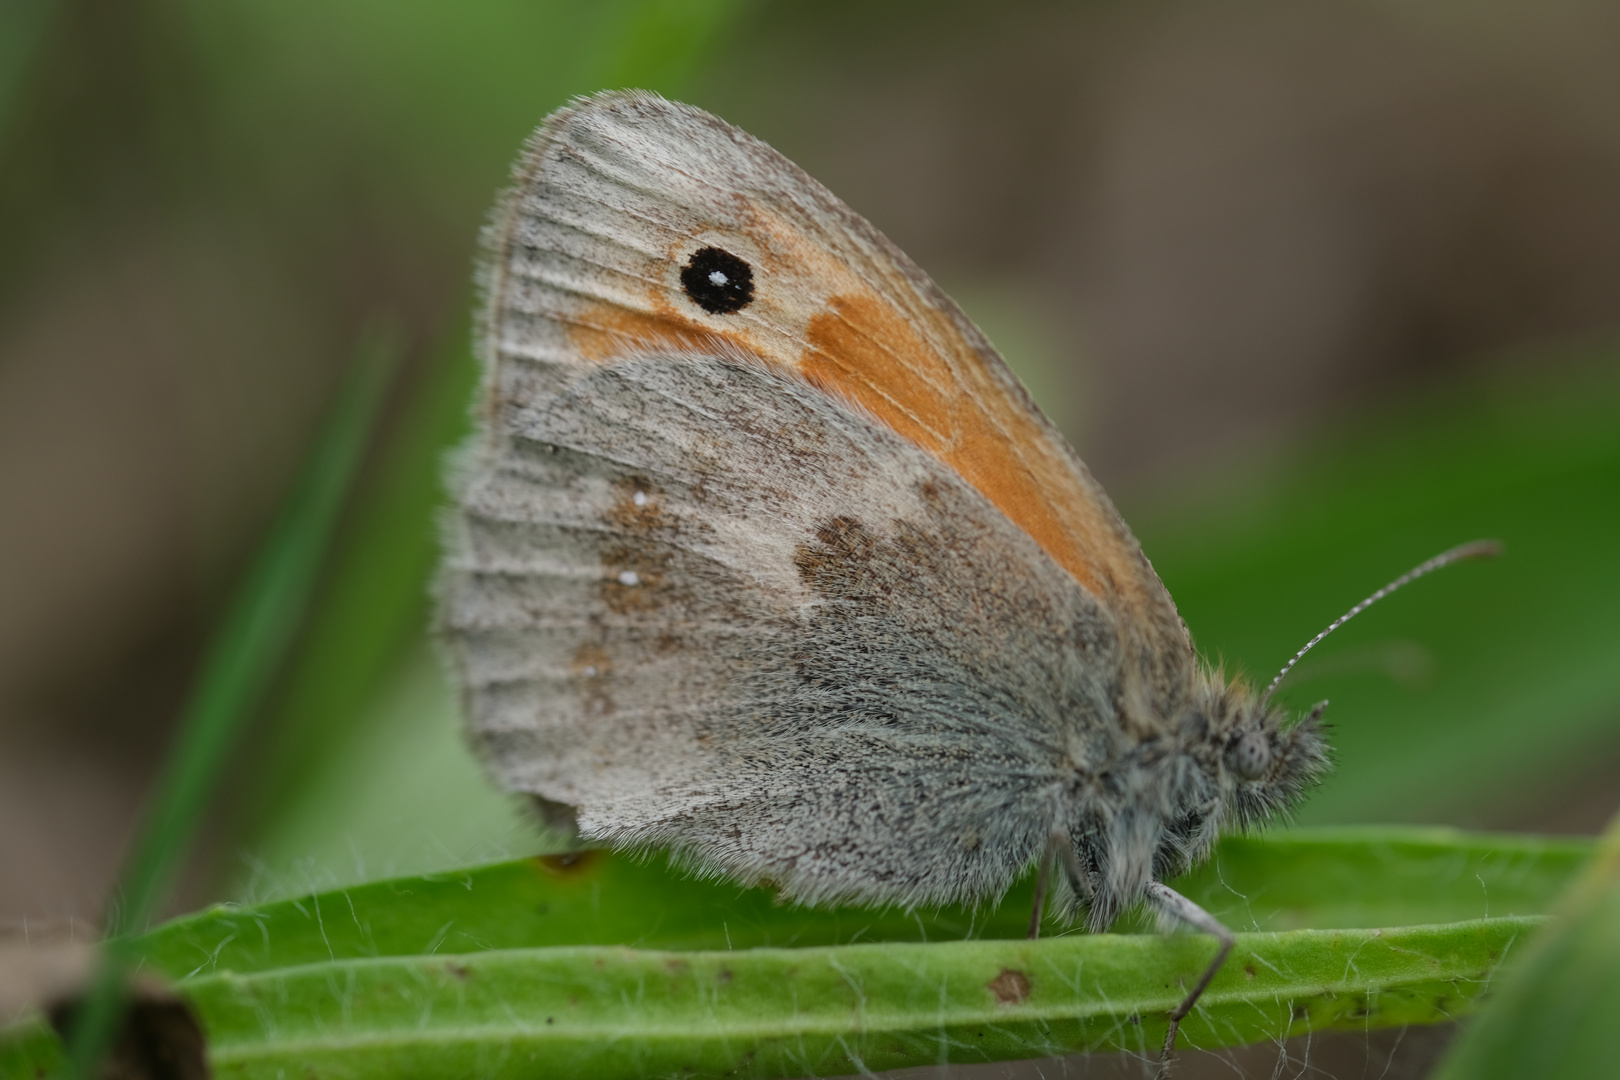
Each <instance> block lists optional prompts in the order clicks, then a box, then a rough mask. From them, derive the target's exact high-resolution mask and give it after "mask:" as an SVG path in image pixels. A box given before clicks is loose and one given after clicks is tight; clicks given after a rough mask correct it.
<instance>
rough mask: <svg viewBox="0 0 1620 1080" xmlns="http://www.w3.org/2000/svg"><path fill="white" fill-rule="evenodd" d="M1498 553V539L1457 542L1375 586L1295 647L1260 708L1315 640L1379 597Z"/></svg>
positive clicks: (1273, 680)
mask: <svg viewBox="0 0 1620 1080" xmlns="http://www.w3.org/2000/svg"><path fill="white" fill-rule="evenodd" d="M1500 554H1502V544H1501V542H1500V541H1497V540H1475V541H1473V542H1472V543H1468V544H1459V545H1458V546H1457V547H1454V548H1452V549H1451V550H1450V551H1442V552H1441V553H1440V554H1438V555H1436V556H1435V557H1434V558H1432V559H1430V560H1429V561H1428V562H1424V563H1419V564H1418V565H1417V566H1414V567H1413V568H1412V569H1410V570H1408V571H1407V572H1406V573H1404V574H1402V575H1401V576H1400V577H1398V578H1396V579H1395V580H1394V581H1392V582H1390V583H1389V584H1388V585H1385V586H1384V587H1383V588H1382V589H1379V590H1378V591H1377V592H1375V593H1373V594H1372V595H1371V596H1369V597H1367V599H1365V600H1363V601H1362V602H1361V603H1359V604H1357V605H1356V606H1355V607H1353V608H1351V609H1350V610H1349V611H1347V612H1345V613H1344V614H1343V615H1340V616H1339V617H1338V618H1337V619H1334V620H1333V621H1332V622H1331V623H1329V624H1328V628H1327V629H1326V630H1323V631H1322V632H1321V633H1320V634H1317V635H1316V636H1315V637H1313V638H1311V640H1309V641H1307V642H1306V643H1305V647H1304V648H1303V649H1301V650H1299V652H1297V653H1295V654H1294V658H1293V659H1292V660H1290V661H1288V663H1286V664H1284V665H1283V669H1282V670H1281V671H1279V672H1277V677H1276V678H1275V679H1272V680H1271V685H1270V686H1268V687H1266V692H1265V693H1263V694H1261V695H1260V707H1261V708H1262V709H1263V708H1265V705H1266V702H1268V701H1270V700H1271V695H1272V694H1273V693H1274V692H1275V691H1276V689H1277V687H1278V686H1280V685H1281V684H1282V681H1283V679H1284V678H1285V677H1286V676H1287V675H1288V673H1289V672H1290V671H1292V670H1294V665H1295V664H1297V663H1299V661H1300V658H1301V657H1303V656H1304V655H1305V654H1306V653H1308V652H1310V651H1311V650H1312V649H1314V648H1316V646H1317V643H1319V642H1320V641H1321V640H1322V639H1323V638H1325V637H1327V636H1328V635H1329V634H1331V633H1333V631H1335V630H1337V629H1338V628H1339V627H1341V626H1343V625H1344V624H1345V623H1347V622H1349V621H1350V620H1351V619H1353V618H1355V617H1356V616H1357V615H1360V614H1361V613H1362V612H1363V611H1366V610H1367V609H1368V608H1370V607H1372V606H1373V605H1374V604H1376V603H1378V601H1380V600H1382V599H1383V598H1384V597H1386V596H1388V595H1389V594H1390V593H1392V592H1394V591H1395V590H1396V589H1399V588H1401V587H1402V586H1405V585H1410V584H1411V583H1412V582H1414V581H1416V580H1417V579H1418V578H1420V577H1422V576H1423V575H1425V574H1432V573H1433V572H1434V571H1436V570H1438V569H1440V568H1441V567H1443V566H1450V565H1451V564H1452V563H1455V562H1462V561H1463V560H1464V559H1494V558H1496V557H1497V556H1498V555H1500Z"/></svg>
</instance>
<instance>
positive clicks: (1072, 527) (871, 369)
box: [799, 295, 1135, 597]
mask: <svg viewBox="0 0 1620 1080" xmlns="http://www.w3.org/2000/svg"><path fill="white" fill-rule="evenodd" d="M929 314H930V316H932V315H933V313H929ZM933 317H936V318H941V319H943V316H933ZM937 331H938V332H937V333H936V334H934V335H931V336H933V337H934V338H935V340H937V341H945V342H962V338H961V335H960V334H959V333H958V331H957V330H956V327H955V326H954V325H953V326H948V327H947V326H940V327H938V328H937ZM806 340H807V341H808V348H806V350H805V352H804V355H803V357H802V358H801V360H800V362H799V370H800V371H801V372H802V373H803V374H804V376H805V377H806V378H808V379H809V380H810V381H811V382H812V383H814V384H816V385H817V386H820V387H821V388H822V389H825V390H832V391H836V392H838V393H841V394H843V395H845V396H846V397H850V398H853V399H854V400H856V401H858V402H860V404H861V405H862V406H863V407H865V408H866V409H867V410H869V411H870V412H871V413H873V414H874V415H875V416H877V418H878V419H879V420H882V421H883V422H884V423H885V424H887V425H889V426H890V427H891V428H893V429H894V430H895V431H896V432H898V433H899V434H900V435H902V436H903V437H905V438H906V439H908V440H910V441H911V442H913V443H915V444H916V445H918V446H920V447H921V448H922V449H924V450H926V451H928V453H930V454H932V455H934V456H935V457H937V458H938V459H939V460H941V461H943V462H944V463H945V464H947V465H949V466H950V467H951V468H952V469H953V470H955V471H956V473H957V474H958V475H960V476H961V477H962V479H964V480H966V481H967V482H968V483H969V484H971V485H973V487H974V488H975V489H976V490H978V492H979V493H980V494H982V495H984V496H985V497H986V498H987V499H989V500H990V501H991V502H992V503H993V504H994V505H995V506H996V508H997V509H999V510H1000V511H1001V512H1002V513H1003V514H1006V515H1007V517H1008V518H1009V519H1011V520H1012V521H1013V522H1015V523H1016V524H1017V525H1018V526H1019V527H1021V528H1022V529H1023V530H1024V531H1025V532H1027V533H1029V535H1030V536H1031V537H1033V538H1034V540H1035V542H1036V543H1037V544H1039V545H1040V546H1041V548H1042V549H1043V550H1044V551H1045V552H1046V553H1047V554H1048V555H1050V556H1052V558H1053V559H1054V560H1056V562H1057V563H1058V565H1060V566H1062V567H1063V568H1064V569H1065V570H1067V571H1068V572H1069V573H1070V574H1071V575H1073V576H1074V578H1075V580H1077V581H1079V582H1080V583H1081V584H1082V585H1084V586H1085V587H1086V588H1087V589H1089V590H1090V591H1091V592H1092V593H1093V594H1094V595H1096V596H1098V597H1107V596H1108V595H1110V594H1117V593H1118V592H1120V591H1121V586H1124V587H1125V588H1126V589H1128V588H1129V586H1128V584H1127V583H1129V582H1131V581H1133V580H1134V575H1133V574H1132V572H1131V567H1130V565H1129V564H1130V563H1131V562H1133V561H1134V558H1135V556H1134V554H1133V553H1132V552H1131V551H1130V549H1129V548H1128V546H1126V545H1125V544H1124V543H1122V542H1121V539H1120V538H1119V536H1118V535H1117V533H1116V531H1115V526H1114V524H1113V522H1112V521H1111V520H1110V519H1111V518H1112V514H1110V513H1109V512H1108V511H1107V510H1106V509H1104V508H1102V507H1100V506H1097V505H1095V504H1093V503H1092V502H1090V501H1089V500H1087V499H1086V498H1085V496H1084V493H1083V492H1076V495H1078V496H1079V497H1078V498H1072V499H1068V500H1066V501H1059V500H1060V499H1062V496H1063V495H1065V494H1067V493H1070V492H1074V491H1075V483H1074V478H1073V475H1072V473H1071V472H1070V470H1069V468H1068V467H1067V465H1068V463H1067V462H1065V461H1060V460H1057V459H1056V458H1055V457H1054V456H1053V452H1052V451H1051V449H1050V448H1049V439H1050V436H1048V434H1047V433H1046V431H1045V430H1044V429H1043V428H1042V427H1041V426H1040V424H1039V422H1038V421H1037V420H1036V419H1035V418H1034V417H1033V416H1032V415H1031V414H1030V413H1029V412H1028V411H1027V409H1026V408H1025V406H1024V404H1023V402H1022V401H1019V400H1017V399H1016V398H1015V397H1014V396H1012V395H1011V394H1010V393H1009V392H1008V390H1007V388H1005V387H1003V386H1002V385H1000V384H999V383H998V382H996V381H993V380H992V379H991V378H990V377H988V375H987V374H986V372H985V365H984V363H983V361H982V360H981V359H980V358H979V357H978V356H977V355H971V356H969V355H962V356H954V357H953V356H951V355H949V354H948V353H945V352H943V351H942V350H941V349H939V348H937V347H935V346H934V345H932V344H931V343H930V342H929V341H927V340H926V339H925V338H924V337H923V336H922V334H921V333H919V332H918V330H917V328H916V327H915V326H913V325H912V323H910V322H908V321H907V320H905V319H903V318H901V316H900V315H899V313H898V312H896V311H895V310H894V309H893V308H892V307H890V306H889V305H888V304H886V303H884V302H882V301H881V300H880V299H878V298H877V297H875V296H872V295H845V296H835V297H833V298H832V299H831V300H829V301H828V304H827V306H826V308H825V309H824V310H823V311H821V312H820V313H818V314H816V315H815V316H813V317H812V318H811V320H810V324H809V326H808V328H807V333H806ZM962 347H963V352H964V353H966V351H967V348H968V346H967V345H966V343H965V342H962Z"/></svg>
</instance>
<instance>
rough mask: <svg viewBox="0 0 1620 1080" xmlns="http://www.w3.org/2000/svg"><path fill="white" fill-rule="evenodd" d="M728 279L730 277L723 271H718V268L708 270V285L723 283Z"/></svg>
mask: <svg viewBox="0 0 1620 1080" xmlns="http://www.w3.org/2000/svg"><path fill="white" fill-rule="evenodd" d="M730 280H731V279H730V278H728V277H726V275H725V273H724V272H723V271H720V270H710V271H709V284H710V285H725V284H726V283H727V282H729V281H730Z"/></svg>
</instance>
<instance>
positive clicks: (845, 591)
mask: <svg viewBox="0 0 1620 1080" xmlns="http://www.w3.org/2000/svg"><path fill="white" fill-rule="evenodd" d="M876 550H877V538H876V537H874V536H873V535H872V533H871V532H870V530H868V529H867V527H866V526H865V525H862V524H861V523H860V522H859V521H856V520H855V519H854V518H851V517H835V518H829V519H828V520H827V521H824V522H822V523H821V524H820V525H818V526H817V527H816V543H814V544H800V545H799V546H798V547H797V548H796V549H795V550H794V552H793V566H794V568H795V569H796V570H798V572H799V580H800V581H802V582H804V583H805V584H806V585H808V586H810V588H812V589H814V590H815V591H816V592H817V593H819V594H821V595H822V596H825V597H829V598H834V597H835V598H838V599H854V598H856V597H858V596H859V595H860V594H861V593H862V592H864V591H866V589H865V587H863V586H865V584H866V583H867V581H868V579H869V578H870V566H871V563H872V556H873V553H874V552H875V551H876Z"/></svg>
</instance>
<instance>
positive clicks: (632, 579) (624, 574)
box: [619, 570, 641, 585]
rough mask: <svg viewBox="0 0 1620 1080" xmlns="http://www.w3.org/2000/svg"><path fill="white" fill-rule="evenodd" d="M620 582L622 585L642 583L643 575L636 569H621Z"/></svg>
mask: <svg viewBox="0 0 1620 1080" xmlns="http://www.w3.org/2000/svg"><path fill="white" fill-rule="evenodd" d="M619 584H620V585H640V584H641V575H640V574H637V573H636V572H635V571H634V570H620V571H619Z"/></svg>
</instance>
